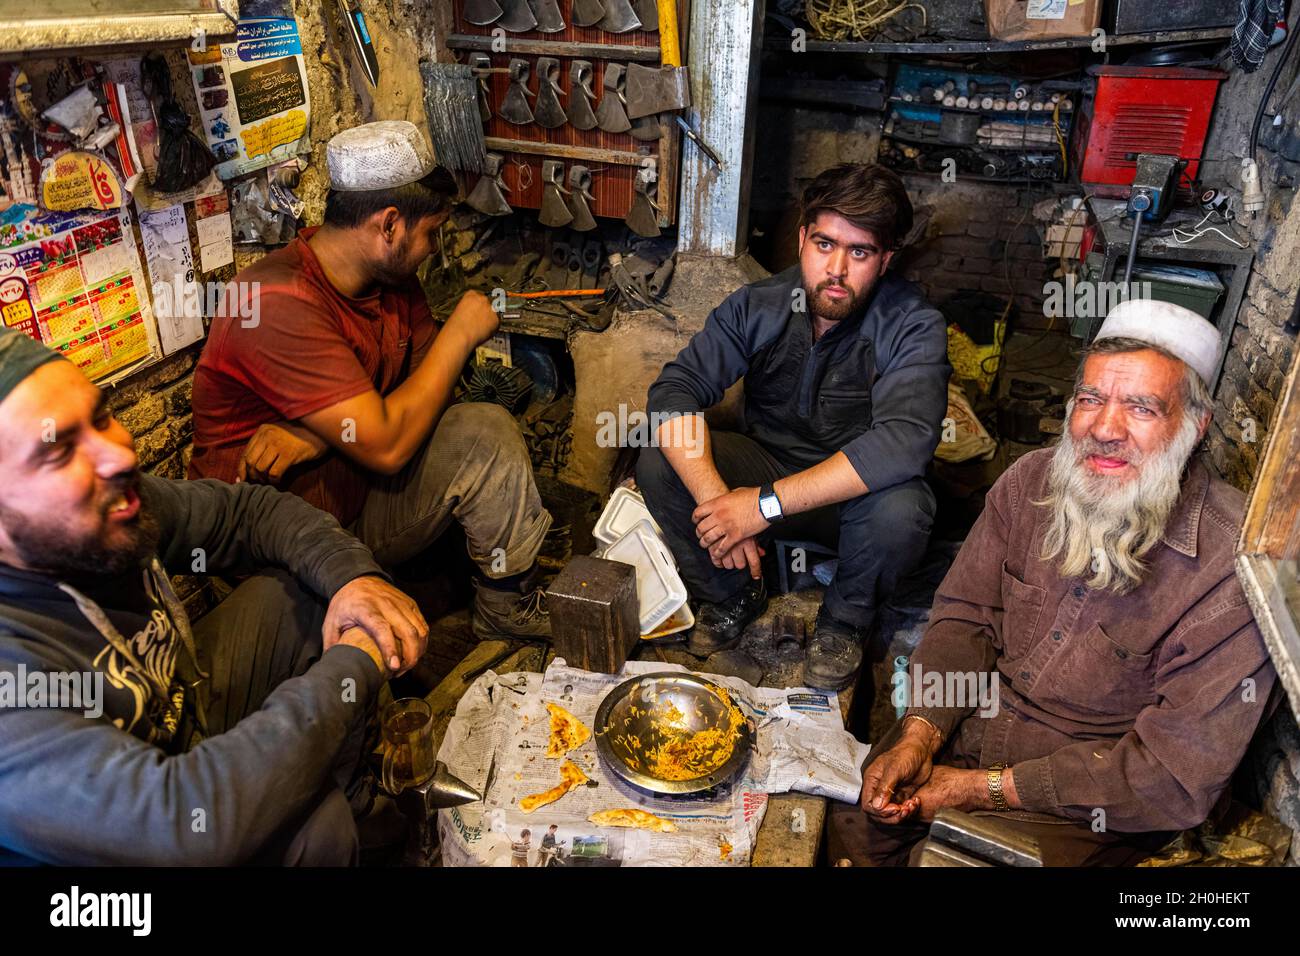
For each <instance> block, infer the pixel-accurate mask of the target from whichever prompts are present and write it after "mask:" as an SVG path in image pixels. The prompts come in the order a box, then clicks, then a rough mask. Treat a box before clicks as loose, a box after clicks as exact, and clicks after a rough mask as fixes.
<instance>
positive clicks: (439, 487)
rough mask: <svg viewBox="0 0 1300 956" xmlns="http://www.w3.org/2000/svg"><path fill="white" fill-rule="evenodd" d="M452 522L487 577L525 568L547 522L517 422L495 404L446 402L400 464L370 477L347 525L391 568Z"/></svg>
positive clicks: (534, 554) (546, 527)
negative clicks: (461, 531)
mask: <svg viewBox="0 0 1300 956" xmlns="http://www.w3.org/2000/svg"><path fill="white" fill-rule="evenodd" d="M452 521H456V522H458V523H459V524H460V526H461V527H462V528H463V529H464V531H465V538H466V543H467V546H468V549H469V556H470V559H471V560H472V561H473V562H474V563H475V564H476V565H477V566H478V568H479V570H480V571H482V573H483V574H484V575H485V576H486V577H489V578H504V577H509V576H510V575H513V574H519V573H522V572H524V571H527V570H528V569H529V568H530V567H531V566H532V564H533V562H534V560H536V558H537V552H538V551H539V550H540V549H541V546H542V539H543V538H544V537H545V536H546V532H547V530H548V529H549V528H550V526H551V515H550V513H549V512H548V511H547V510H546V509H545V508H544V507H542V499H541V497H540V496H539V495H538V493H537V485H536V483H535V482H534V481H533V467H532V461H531V459H530V458H529V456H528V449H527V447H526V446H525V445H524V439H523V435H522V434H520V431H519V425H518V423H517V422H516V421H515V420H514V418H513V417H512V416H511V414H510V413H509V412H508V411H506V410H505V409H504V408H502V407H501V406H500V405H492V404H488V403H484V402H472V403H465V404H459V405H452V406H451V407H450V408H448V409H447V410H446V411H445V412H444V413H443V415H442V418H441V420H440V421H439V422H438V427H437V428H435V429H434V432H433V434H432V435H431V436H430V437H429V440H428V441H427V442H425V444H424V447H423V448H421V449H420V450H419V451H418V452H417V453H416V454H415V456H414V457H413V458H412V459H411V460H410V461H409V462H407V463H406V467H404V468H403V469H402V470H401V471H400V472H398V473H397V474H396V475H393V476H392V477H381V478H377V479H375V481H374V482H373V483H372V484H371V487H370V491H369V494H368V495H367V496H366V503H365V506H364V507H363V508H362V510H361V514H360V516H359V517H358V518H357V520H356V521H355V522H354V523H353V525H352V527H351V528H350V529H349V530H350V531H351V532H352V533H353V534H355V535H356V536H357V537H358V538H360V539H361V540H362V541H363V542H365V544H366V545H367V546H368V547H369V548H370V550H371V551H373V552H374V554H375V560H377V561H378V562H379V563H380V564H382V565H383V566H384V567H386V568H391V567H393V566H394V565H397V564H400V563H402V562H403V561H406V560H407V559H409V558H412V557H414V556H415V555H417V554H419V553H420V552H421V551H423V550H424V549H425V548H427V547H428V546H429V545H431V544H432V543H433V542H434V541H435V540H437V538H438V536H439V535H441V534H442V533H443V532H444V531H445V530H447V528H448V526H449V525H450V524H451V522H452Z"/></svg>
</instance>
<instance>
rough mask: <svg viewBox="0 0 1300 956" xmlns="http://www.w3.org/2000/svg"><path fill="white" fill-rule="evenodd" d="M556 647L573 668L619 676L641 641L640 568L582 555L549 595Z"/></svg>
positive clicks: (553, 584)
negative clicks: (638, 576)
mask: <svg viewBox="0 0 1300 956" xmlns="http://www.w3.org/2000/svg"><path fill="white" fill-rule="evenodd" d="M546 606H547V608H548V609H549V611H550V614H551V645H552V647H553V648H554V649H555V656H556V657H563V658H564V659H565V660H566V661H567V662H568V663H569V666H571V667H580V668H582V669H583V670H588V671H597V672H599V673H603V674H615V673H617V672H618V671H619V670H620V669H622V667H623V662H624V661H626V660H627V656H628V654H629V653H631V651H632V648H634V647H635V646H636V645H637V642H638V641H639V640H640V638H641V624H640V620H639V607H640V605H639V603H638V602H637V596H636V568H634V567H633V566H632V565H630V564H623V563H622V562H621V561H606V560H604V559H603V558H592V557H588V556H586V555H579V556H577V557H575V558H574V559H573V560H572V561H570V562H569V564H568V566H567V567H566V568H565V569H564V570H563V571H561V572H560V573H559V575H557V576H556V578H555V580H554V581H552V582H551V586H550V588H549V589H548V590H547V592H546Z"/></svg>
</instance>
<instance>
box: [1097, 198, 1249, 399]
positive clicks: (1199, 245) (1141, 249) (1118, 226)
mask: <svg viewBox="0 0 1300 956" xmlns="http://www.w3.org/2000/svg"><path fill="white" fill-rule="evenodd" d="M1088 205H1089V206H1090V207H1091V209H1092V213H1093V216H1094V217H1095V219H1096V221H1097V246H1096V247H1095V248H1094V250H1093V252H1092V253H1090V254H1089V259H1092V258H1093V257H1094V256H1097V257H1099V259H1100V271H1099V272H1098V274H1097V276H1096V278H1097V279H1098V280H1099V281H1102V282H1110V281H1112V280H1116V273H1119V278H1122V277H1123V266H1124V261H1125V259H1127V257H1128V247H1129V240H1130V238H1131V237H1132V234H1133V220H1132V219H1129V218H1127V217H1126V215H1125V209H1126V205H1127V204H1126V202H1125V201H1124V200H1122V199H1100V198H1098V197H1095V196H1094V197H1092V198H1090V199H1089V200H1088ZM1204 215H1205V214H1204V213H1203V212H1201V211H1200V209H1199V208H1198V209H1195V210H1187V209H1175V210H1174V211H1173V212H1171V213H1170V214H1169V216H1168V218H1166V219H1165V221H1164V222H1161V223H1155V224H1144V225H1143V227H1142V234H1141V237H1140V238H1139V240H1138V248H1137V259H1138V260H1143V259H1145V260H1151V261H1155V262H1167V263H1177V264H1184V265H1192V266H1201V267H1207V268H1211V269H1214V270H1215V271H1216V272H1222V271H1223V270H1229V271H1230V273H1231V274H1230V275H1228V276H1226V277H1225V276H1223V275H1220V278H1221V279H1224V280H1225V281H1224V294H1223V298H1222V299H1221V300H1220V301H1219V304H1218V307H1217V310H1216V312H1215V319H1214V322H1215V325H1216V326H1218V329H1219V358H1218V362H1217V363H1216V364H1215V372H1214V377H1215V381H1217V380H1218V377H1219V373H1220V372H1221V371H1222V370H1223V360H1224V358H1225V357H1226V356H1227V354H1228V345H1229V343H1230V341H1231V339H1232V327H1233V325H1234V324H1235V323H1236V321H1237V311H1238V309H1239V308H1240V307H1241V300H1242V298H1243V297H1244V296H1245V294H1246V282H1247V280H1249V279H1250V267H1251V264H1252V263H1253V262H1254V261H1255V251H1254V250H1253V249H1251V248H1250V247H1249V246H1247V247H1246V248H1245V249H1240V248H1238V247H1237V246H1234V245H1233V244H1232V243H1230V242H1227V241H1226V240H1224V239H1220V238H1219V237H1218V236H1215V235H1213V234H1211V235H1206V236H1203V237H1201V238H1200V239H1198V240H1196V241H1195V242H1189V243H1183V244H1180V243H1178V242H1175V241H1174V239H1173V238H1172V232H1173V230H1174V228H1175V227H1177V228H1179V229H1187V230H1190V229H1191V228H1192V227H1193V226H1195V225H1196V224H1197V223H1198V222H1199V221H1200V220H1201V218H1202V216H1204ZM1220 228H1224V230H1225V231H1228V232H1230V233H1231V230H1228V229H1227V228H1226V227H1220ZM1235 232H1236V234H1237V236H1238V238H1240V239H1242V240H1243V241H1248V237H1247V236H1246V235H1245V230H1241V229H1238V230H1235ZM1104 318H1105V316H1104V315H1101V316H1092V317H1090V318H1089V326H1090V327H1089V328H1088V329H1087V330H1086V333H1085V336H1084V341H1085V342H1091V341H1092V339H1093V337H1094V336H1095V335H1096V334H1097V331H1098V330H1099V329H1100V328H1101V322H1102V319H1104ZM1213 384H1214V383H1210V385H1211V390H1213Z"/></svg>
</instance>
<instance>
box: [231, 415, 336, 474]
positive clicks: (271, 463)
mask: <svg viewBox="0 0 1300 956" xmlns="http://www.w3.org/2000/svg"><path fill="white" fill-rule="evenodd" d="M328 449H329V445H328V444H327V443H326V442H325V440H324V439H322V438H318V437H317V436H316V435H315V434H314V433H313V432H312V431H311V430H310V429H308V428H305V427H303V426H302V425H294V424H291V423H289V422H275V423H269V422H268V423H267V424H265V425H261V426H259V427H258V429H257V431H255V432H253V437H252V438H250V439H249V440H248V444H247V445H245V446H244V455H243V457H242V458H240V459H239V464H238V466H236V468H235V481H251V482H255V483H259V484H265V485H278V484H279V483H280V481H281V479H283V478H284V475H285V473H286V472H287V471H288V470H289V469H290V468H293V467H294V466H295V465H302V464H305V463H307V462H309V461H315V460H316V459H317V458H320V457H321V456H322V455H324V454H325V452H326V451H327V450H328Z"/></svg>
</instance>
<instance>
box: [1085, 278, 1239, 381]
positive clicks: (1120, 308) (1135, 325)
mask: <svg viewBox="0 0 1300 956" xmlns="http://www.w3.org/2000/svg"><path fill="white" fill-rule="evenodd" d="M1119 338H1124V339H1137V340H1138V341H1139V342H1145V343H1147V344H1148V345H1154V346H1156V347H1158V348H1162V349H1164V350H1165V351H1166V352H1168V353H1169V354H1170V355H1172V356H1174V357H1175V358H1179V359H1182V360H1183V362H1184V363H1185V364H1186V365H1187V366H1188V367H1189V368H1191V369H1192V370H1193V371H1194V372H1196V374H1197V375H1199V376H1201V381H1202V382H1204V383H1205V387H1206V388H1207V389H1213V388H1214V377H1215V374H1214V373H1215V372H1216V371H1217V370H1218V366H1219V330H1218V329H1216V328H1215V327H1214V325H1213V324H1212V323H1211V322H1210V321H1209V320H1208V319H1205V318H1203V317H1201V316H1199V315H1197V314H1196V313H1195V312H1193V311H1192V310H1191V309H1188V308H1184V307H1183V306H1181V305H1175V304H1174V303H1172V302H1161V301H1159V300H1157V299H1129V300H1127V301H1125V302H1121V303H1120V304H1119V305H1117V306H1115V308H1113V309H1111V311H1110V314H1109V315H1107V316H1106V320H1105V321H1104V322H1102V323H1101V330H1100V331H1099V332H1098V333H1097V337H1096V339H1094V340H1093V341H1096V342H1100V341H1101V340H1102V339H1119Z"/></svg>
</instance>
